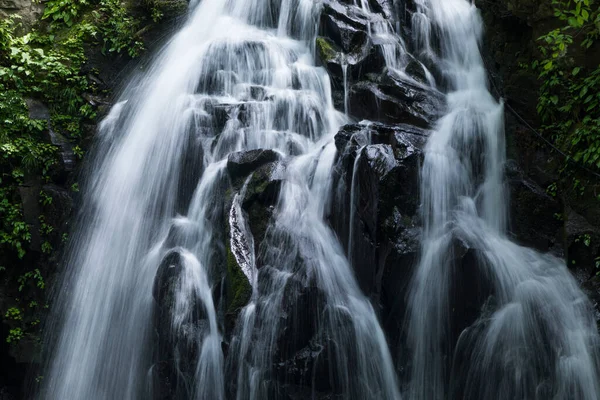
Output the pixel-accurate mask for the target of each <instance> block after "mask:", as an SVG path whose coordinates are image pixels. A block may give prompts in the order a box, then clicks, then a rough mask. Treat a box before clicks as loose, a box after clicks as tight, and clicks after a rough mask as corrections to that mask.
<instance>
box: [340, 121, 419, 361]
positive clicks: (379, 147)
mask: <svg viewBox="0 0 600 400" xmlns="http://www.w3.org/2000/svg"><path fill="white" fill-rule="evenodd" d="M428 136H429V131H427V130H425V129H422V128H418V127H415V126H412V125H406V124H396V125H385V124H382V123H366V122H365V123H362V124H355V125H347V126H345V127H343V128H342V129H341V131H340V132H339V133H338V134H337V135H336V137H335V141H336V147H337V148H338V151H339V154H340V156H339V160H338V163H337V164H336V168H335V179H336V182H337V183H336V192H335V207H333V208H334V210H337V212H334V213H333V215H332V218H331V220H332V227H333V229H334V230H335V231H336V232H337V234H338V236H339V237H340V239H341V241H342V244H343V245H344V247H345V248H346V251H347V252H348V254H349V259H350V261H351V264H352V266H353V268H354V270H355V274H356V277H357V280H358V283H359V285H360V287H361V289H362V290H363V292H364V293H365V294H367V295H368V296H369V297H370V298H371V299H372V301H373V303H374V304H378V305H380V310H381V317H382V318H381V319H382V321H383V323H384V328H385V330H386V331H387V333H388V338H389V340H390V341H391V342H392V343H394V344H395V343H397V342H398V340H399V336H400V331H401V325H402V320H403V319H402V316H403V315H404V312H405V309H406V307H405V303H404V301H405V299H404V298H403V297H404V296H403V295H402V293H406V289H407V286H408V282H409V280H410V276H411V274H412V266H413V265H414V263H415V261H416V259H417V253H418V251H419V239H420V235H421V229H420V224H419V216H418V207H419V166H420V163H421V161H422V158H423V149H424V146H425V143H426V141H427V137H428ZM392 353H394V352H392Z"/></svg>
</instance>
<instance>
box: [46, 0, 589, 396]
mask: <svg viewBox="0 0 600 400" xmlns="http://www.w3.org/2000/svg"><path fill="white" fill-rule="evenodd" d="M416 4H417V12H416V13H415V14H414V15H413V28H414V31H415V32H414V35H415V37H414V39H415V46H416V47H417V49H419V54H416V55H415V56H417V57H421V58H422V59H423V61H431V60H432V59H433V60H434V61H435V63H434V64H435V65H437V66H438V68H439V71H438V72H439V75H440V76H441V77H442V78H443V80H444V81H445V82H440V83H442V84H443V85H442V86H444V85H445V86H448V87H449V94H448V104H449V112H448V114H447V115H446V116H445V117H443V118H442V119H441V120H440V121H439V122H438V124H437V127H436V129H435V132H434V133H433V135H432V136H431V138H430V140H429V143H428V145H427V149H426V155H425V161H424V165H423V171H422V190H421V191H422V194H421V195H422V213H423V223H424V235H423V241H422V254H421V259H420V262H419V265H418V266H417V267H416V273H415V276H414V278H413V281H412V284H411V292H410V299H409V305H410V310H409V320H408V321H407V324H408V325H407V326H408V347H409V348H410V350H411V352H412V354H411V358H410V368H409V369H410V372H409V381H408V382H406V386H407V388H408V389H407V391H406V393H405V395H404V398H407V399H410V400H413V399H414V400H438V399H440V400H441V399H447V398H465V399H540V400H541V399H557V400H558V399H560V400H562V399H565V400H567V399H581V400H588V399H589V400H597V399H598V398H599V396H600V388H599V382H598V366H597V360H598V357H597V354H596V350H595V349H596V348H597V346H598V334H597V331H596V327H595V321H594V320H593V316H592V313H591V312H590V310H589V307H590V306H589V304H588V301H587V299H586V298H585V296H584V295H583V294H582V292H581V291H580V289H579V288H578V287H577V285H576V283H575V281H574V280H573V278H572V277H571V276H570V275H569V273H568V271H567V270H566V268H565V266H564V265H563V263H562V262H560V261H559V260H557V259H554V258H553V257H551V256H546V255H541V254H538V253H536V252H534V251H532V250H528V249H526V248H522V247H519V246H517V245H515V244H513V243H511V242H510V241H509V240H508V239H507V237H506V235H505V231H506V220H507V212H506V208H507V207H506V195H505V190H504V187H503V163H504V141H503V135H504V132H503V126H502V121H503V108H502V104H501V103H498V102H496V101H495V100H494V99H493V98H492V96H491V95H490V93H489V92H488V89H487V86H486V81H487V78H486V72H485V70H484V67H483V63H482V60H481V55H480V52H479V43H478V41H479V40H480V38H481V30H482V25H481V21H480V19H479V16H478V12H477V10H476V8H475V6H474V5H472V3H471V2H469V1H467V0H416ZM356 5H357V6H360V7H361V8H362V9H363V10H364V12H365V13H371V11H370V8H369V6H368V3H367V2H366V1H364V0H363V1H361V3H360V4H358V3H356ZM190 7H192V10H191V11H190V15H189V20H188V21H187V23H186V24H185V26H184V27H183V28H182V29H181V30H180V31H179V32H178V33H177V34H176V35H175V36H174V37H173V38H172V40H171V41H170V42H169V43H168V45H167V46H166V47H165V48H164V49H163V50H162V51H161V53H160V54H159V56H158V57H157V58H156V59H155V61H154V62H153V64H152V67H151V69H150V71H149V72H148V73H147V74H146V75H145V76H143V77H141V78H139V79H137V80H135V81H134V82H132V83H131V85H130V87H129V88H128V89H127V90H126V91H125V92H124V95H123V99H122V101H121V102H119V103H118V104H117V105H115V106H114V107H113V109H112V111H111V113H110V115H109V116H108V117H107V118H106V119H105V121H104V122H103V123H102V125H101V128H100V132H99V134H98V135H99V142H100V143H99V144H98V149H97V151H96V153H95V154H96V156H95V157H96V159H95V160H94V161H93V163H92V165H93V171H92V172H91V177H90V178H89V181H88V186H87V189H86V192H85V193H83V196H84V199H85V204H84V207H83V212H82V215H81V218H80V219H81V222H80V224H79V225H80V228H79V231H78V232H77V235H76V237H75V239H74V243H73V246H72V247H73V249H74V250H73V251H72V252H71V253H70V256H69V258H68V260H67V271H68V273H67V274H66V276H65V278H64V284H63V286H62V287H61V289H62V294H61V298H60V301H59V304H57V307H59V308H60V309H61V310H62V311H63V313H64V319H63V320H62V321H61V323H60V324H57V326H55V327H50V329H52V328H54V329H55V330H57V331H58V332H59V333H58V340H57V342H56V346H55V348H54V349H53V356H52V360H51V363H50V365H49V367H48V372H47V373H46V374H45V378H44V386H43V389H42V392H41V394H40V397H41V398H43V399H48V400H65V399H75V400H79V399H81V400H83V399H85V400H108V399H111V400H112V399H123V400H133V399H136V400H137V399H151V398H158V395H157V393H156V392H154V391H153V390H154V386H153V380H155V379H157V376H158V375H160V367H161V366H160V365H156V364H155V362H154V360H153V357H154V356H153V348H154V346H155V345H154V343H155V331H154V330H155V326H154V324H155V321H154V318H155V316H154V313H155V307H156V304H155V299H154V298H153V289H154V293H155V295H156V291H157V290H159V289H160V287H159V288H158V289H157V288H156V287H154V288H153V286H154V281H155V276H156V274H157V271H158V272H160V271H161V268H163V267H171V268H166V269H165V271H167V272H168V271H175V270H177V268H179V269H180V270H181V273H180V274H179V275H178V276H177V283H176V285H175V286H174V287H175V288H176V293H175V295H174V297H173V298H172V301H173V304H172V320H170V321H168V324H167V325H168V326H169V329H171V332H170V334H171V336H169V337H170V338H176V339H177V343H176V344H175V345H174V348H173V349H171V353H172V354H173V357H174V360H175V364H176V366H175V368H176V370H177V371H178V372H179V373H180V375H181V376H182V378H181V382H180V383H181V384H180V385H178V386H177V390H176V393H177V395H176V398H178V399H201V400H205V399H206V400H221V399H225V398H227V399H230V398H231V399H236V400H268V399H279V398H282V394H281V392H280V391H281V390H282V387H281V386H280V385H278V383H276V382H277V380H278V378H277V376H278V374H279V373H280V371H278V370H276V367H277V365H276V364H277V363H276V362H275V361H274V360H275V359H276V357H278V351H280V350H281V349H279V348H278V346H277V342H278V340H279V338H280V337H281V336H282V335H285V334H286V329H285V328H286V327H285V326H283V325H282V315H281V313H282V309H284V308H285V307H286V306H287V304H288V303H289V299H290V298H291V297H293V296H299V294H298V292H292V293H290V291H289V290H290V288H293V287H295V285H298V286H300V287H303V288H310V290H311V291H310V292H309V296H312V297H311V301H314V302H315V304H317V308H318V309H317V311H316V312H315V313H314V315H310V320H311V321H312V322H311V323H314V324H315V326H316V331H317V332H318V338H319V340H320V343H319V344H315V348H312V349H311V351H314V352H321V353H320V354H323V355H325V354H326V355H327V357H328V360H329V365H331V366H334V368H331V369H330V370H329V376H328V377H326V378H325V380H328V381H329V382H330V383H331V385H332V386H334V389H335V390H336V391H337V393H339V395H340V397H341V398H343V399H349V400H396V399H400V384H399V383H398V382H397V378H396V369H395V368H394V365H393V362H392V358H391V356H390V350H389V349H388V345H387V342H386V338H385V336H384V333H383V331H382V329H381V327H380V325H379V322H378V320H377V316H376V313H375V311H374V309H373V307H372V305H371V304H370V302H369V301H368V300H367V298H366V297H365V296H364V295H363V294H362V293H361V291H360V289H359V286H358V285H357V282H356V280H355V278H354V275H353V273H352V270H351V267H350V265H349V263H348V260H347V258H346V256H345V254H344V251H343V249H342V247H341V246H340V244H339V242H338V240H337V238H336V236H335V234H334V233H333V232H332V231H331V229H330V227H329V226H328V225H327V223H326V222H325V217H326V215H327V213H328V211H329V209H330V207H331V204H330V201H331V185H332V182H331V180H332V173H331V169H332V166H333V164H334V161H335V157H336V150H335V146H334V143H333V136H334V135H335V133H336V132H337V130H338V128H339V127H340V126H341V125H342V124H344V123H346V122H349V120H348V117H347V116H345V115H344V114H343V113H340V112H338V111H336V110H335V109H334V107H333V103H332V99H331V98H332V96H331V89H330V82H329V77H328V76H327V73H326V72H325V70H324V69H322V68H319V67H316V66H315V60H314V58H313V50H312V47H313V43H314V41H315V37H316V35H317V28H318V19H319V12H320V8H319V7H318V3H315V1H313V0H280V1H270V0H201V1H200V2H199V3H198V4H192V5H191V6H190ZM378 18H380V20H377V21H376V22H375V23H374V24H372V25H371V30H372V31H371V35H372V37H373V40H374V42H376V43H379V44H380V45H382V46H383V49H384V56H385V59H386V62H387V65H388V67H389V68H392V69H396V70H402V69H403V68H404V67H405V66H406V63H407V60H408V58H407V57H406V50H405V49H406V47H405V45H404V42H403V41H402V39H400V37H399V36H397V35H396V34H395V33H394V30H393V29H392V27H393V26H394V25H395V24H394V23H393V22H390V21H385V20H384V19H382V17H381V16H379V17H378ZM396 30H398V29H396ZM436 40H437V41H436ZM438 42H439V46H437V45H436V43H438ZM437 47H439V49H438V48H437ZM425 59H427V60H425ZM427 65H429V64H427ZM428 76H429V75H428ZM429 79H430V80H432V79H433V78H432V77H431V76H430V77H429ZM346 84H347V82H345V85H346ZM345 90H346V91H347V88H345ZM345 107H346V109H347V100H346V101H345ZM251 149H273V150H275V151H276V152H277V153H278V154H279V155H280V156H281V157H282V159H283V160H282V162H281V165H282V166H283V167H282V168H283V170H282V172H281V174H282V184H281V185H282V186H281V191H280V194H279V198H278V200H277V203H276V206H275V207H274V210H273V216H274V217H273V221H272V223H271V224H270V225H269V226H268V228H267V233H266V239H265V242H264V243H263V245H262V246H261V249H260V252H261V254H260V256H261V260H262V261H261V262H262V263H263V265H262V267H261V269H260V271H258V270H257V268H256V265H255V263H256V256H257V255H256V254H254V250H253V249H252V251H251V252H249V253H248V256H247V257H246V256H245V255H243V254H234V255H235V256H236V257H237V259H238V261H240V260H242V261H241V265H242V269H243V273H244V275H245V276H247V277H248V279H249V281H250V282H251V283H252V288H253V289H252V290H253V293H252V297H251V300H250V302H249V304H248V305H246V306H245V307H244V308H243V309H242V310H241V312H240V315H239V317H238V320H237V324H236V328H235V331H234V335H233V338H232V341H231V343H230V345H229V348H228V351H227V357H225V356H224V353H223V351H222V341H223V337H222V335H223V333H222V326H221V321H220V315H219V310H218V307H217V305H215V301H214V300H213V299H214V298H215V296H218V294H217V295H215V291H216V290H217V287H218V285H219V283H220V279H221V272H220V271H218V268H217V265H218V263H217V262H216V261H215V260H216V259H217V258H218V257H217V254H216V252H217V251H216V249H218V248H219V245H221V247H222V244H223V243H222V241H223V233H222V231H221V230H222V227H221V226H219V225H218V222H217V221H219V218H220V216H222V215H228V218H229V219H230V221H231V220H235V221H237V222H239V225H240V226H241V228H240V231H239V232H237V231H236V232H233V233H232V235H234V237H233V238H232V240H238V239H239V240H243V236H244V234H246V233H247V232H246V231H247V230H248V229H247V228H246V221H241V220H240V218H241V216H242V215H243V213H242V211H241V199H242V198H243V196H244V191H245V190H246V186H244V189H243V190H244V191H242V193H240V194H238V195H237V196H235V197H234V207H233V208H232V209H231V210H224V209H223V201H222V199H223V198H224V196H225V191H226V188H227V185H228V183H227V171H226V164H227V157H228V156H229V155H230V154H232V153H235V152H239V151H245V150H251ZM357 162H358V159H357ZM355 180H356V177H353V178H352V186H353V187H354V185H355V184H356V182H355ZM190 188H191V190H190ZM355 194H356V193H355V192H354V191H353V194H352V202H353V203H352V205H353V204H354V201H355V199H354V195H355ZM351 212H353V211H351ZM351 221H352V222H351V225H354V220H353V218H351ZM352 227H353V226H351V229H352ZM248 243H249V244H248ZM248 243H246V244H244V245H245V246H249V248H250V247H252V248H253V246H254V244H253V241H252V240H251V241H249V242H248ZM457 243H458V245H457ZM351 245H352V244H351V243H350V246H351ZM461 246H462V247H461ZM461 248H464V249H465V251H466V249H470V250H469V251H472V252H473V254H475V255H474V258H475V259H476V260H477V262H476V266H477V269H476V270H475V271H471V270H470V271H469V273H474V274H476V277H477V278H476V279H478V280H480V281H482V282H485V284H486V287H487V288H488V291H489V293H488V294H489V296H488V299H487V300H486V304H485V312H483V313H482V315H481V316H480V317H479V318H478V319H477V320H476V321H474V322H473V323H472V324H471V325H470V326H467V327H464V328H467V329H465V330H464V331H462V334H461V335H460V337H456V340H455V342H457V343H449V341H450V339H449V338H451V337H452V333H451V331H452V329H453V327H452V322H451V320H452V318H451V313H452V310H451V307H450V305H451V304H452V301H453V295H454V294H455V293H454V291H453V290H454V286H453V285H454V282H455V280H456V279H455V278H456V276H457V274H458V276H464V275H465V274H467V272H465V271H459V270H458V269H459V268H460V266H458V267H457V266H456V265H455V260H456V259H457V257H456V256H457V253H459V252H460V249H461ZM165 257H166V258H165ZM169 257H171V258H169ZM163 260H171V261H169V262H170V263H172V265H171V264H169V263H167V264H165V262H166V261H163ZM177 260H179V261H177ZM482 307H483V305H482ZM199 316H201V319H202V321H203V323H202V324H201V326H196V324H197V321H198V318H199ZM286 317H289V316H286ZM289 318H291V317H289ZM459 333H460V332H459ZM455 349H456V350H455ZM171 353H169V354H171ZM458 356H460V357H458ZM457 357H458V358H457ZM404 361H405V360H401V362H404ZM284 368H285V366H284ZM313 368H314V369H315V371H316V370H317V367H314V366H313ZM186 371H187V372H186ZM190 371H191V372H190ZM186 374H188V375H186ZM320 378H322V377H317V376H316V372H315V375H314V381H313V382H312V390H313V391H312V392H311V393H309V394H305V395H306V397H305V398H312V397H313V396H316V391H317V390H316V389H315V385H316V383H315V382H316V380H317V379H320ZM449 382H450V383H449Z"/></svg>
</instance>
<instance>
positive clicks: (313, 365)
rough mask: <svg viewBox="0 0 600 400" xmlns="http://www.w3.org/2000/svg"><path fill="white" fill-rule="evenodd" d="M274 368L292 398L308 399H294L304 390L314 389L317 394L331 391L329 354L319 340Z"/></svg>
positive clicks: (313, 341) (312, 341)
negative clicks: (295, 395)
mask: <svg viewBox="0 0 600 400" xmlns="http://www.w3.org/2000/svg"><path fill="white" fill-rule="evenodd" d="M274 367H275V373H276V375H277V378H278V380H279V381H280V382H285V383H286V385H285V386H284V388H283V389H284V391H285V392H286V393H288V395H289V396H290V398H298V399H303V398H306V397H294V394H299V393H298V392H300V393H302V392H303V390H302V389H303V388H304V391H306V390H307V389H309V388H311V389H312V388H314V389H313V390H314V391H316V392H328V391H331V383H330V382H329V377H330V376H331V371H329V368H330V363H329V354H328V351H327V348H326V347H325V346H324V345H323V344H321V343H319V342H318V340H311V341H310V343H309V344H308V345H307V346H306V347H304V348H302V349H300V350H298V351H297V352H296V353H295V354H294V355H293V356H292V357H290V358H288V359H286V360H284V361H281V362H277V363H275V366H274ZM290 384H292V385H293V386H292V385H290ZM308 392H309V393H306V394H308V395H310V390H308ZM323 395H324V394H322V396H323ZM310 398H312V397H310ZM317 398H320V397H317Z"/></svg>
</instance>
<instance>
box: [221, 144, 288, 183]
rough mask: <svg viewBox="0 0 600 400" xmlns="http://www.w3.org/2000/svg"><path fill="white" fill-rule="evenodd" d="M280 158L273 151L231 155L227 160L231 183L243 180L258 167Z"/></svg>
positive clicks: (250, 151)
mask: <svg viewBox="0 0 600 400" xmlns="http://www.w3.org/2000/svg"><path fill="white" fill-rule="evenodd" d="M279 158H280V156H279V154H278V153H277V152H275V151H273V150H264V149H258V150H249V151H240V152H237V153H232V154H230V155H229V157H228V159H227V172H228V173H229V177H230V178H231V180H232V181H235V180H237V179H240V178H245V177H247V176H248V175H250V174H251V173H252V172H253V171H255V170H257V169H258V168H259V167H261V166H263V165H265V164H267V163H270V162H273V161H277V160H279Z"/></svg>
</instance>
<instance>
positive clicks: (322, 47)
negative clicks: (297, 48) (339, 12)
mask: <svg viewBox="0 0 600 400" xmlns="http://www.w3.org/2000/svg"><path fill="white" fill-rule="evenodd" d="M317 54H318V55H319V58H320V59H321V62H322V63H323V64H324V65H325V68H326V69H327V72H328V73H329V76H330V78H331V79H332V81H333V82H334V84H336V85H337V86H341V85H343V84H344V68H346V72H345V73H346V79H347V82H352V81H358V80H361V79H365V78H366V77H367V75H368V74H371V73H380V72H381V71H382V70H383V68H384V67H385V59H384V57H383V52H382V49H381V46H374V45H373V43H372V42H371V40H370V39H368V40H366V41H365V43H363V44H362V45H360V46H356V47H355V48H354V49H353V51H351V52H349V53H345V52H344V51H342V49H341V48H339V47H338V46H337V45H336V44H335V43H333V42H332V41H331V40H330V39H328V38H324V37H318V38H317ZM341 89H343V86H341Z"/></svg>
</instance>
